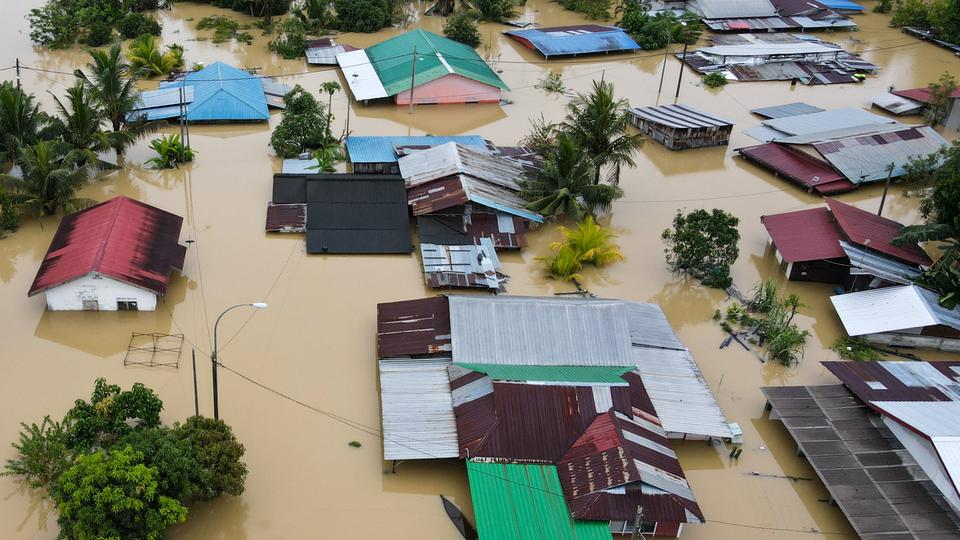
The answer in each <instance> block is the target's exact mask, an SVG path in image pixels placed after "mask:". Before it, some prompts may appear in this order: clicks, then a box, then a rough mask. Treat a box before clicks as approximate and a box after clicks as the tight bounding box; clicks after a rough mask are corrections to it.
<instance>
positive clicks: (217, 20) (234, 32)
mask: <svg viewBox="0 0 960 540" xmlns="http://www.w3.org/2000/svg"><path fill="white" fill-rule="evenodd" d="M249 27H250V26H249V25H241V24H240V23H238V22H237V21H235V20H233V19H231V18H229V17H224V16H223V15H213V16H210V17H204V18H202V19H200V22H198V23H197V30H213V31H214V32H213V42H214V43H224V42H227V41H230V40H234V39H235V40H237V41H238V42H241V43H246V44H248V45H249V44H250V43H252V42H253V36H251V35H250V34H249V33H247V32H241V31H240V30H241V29H247V28H249Z"/></svg>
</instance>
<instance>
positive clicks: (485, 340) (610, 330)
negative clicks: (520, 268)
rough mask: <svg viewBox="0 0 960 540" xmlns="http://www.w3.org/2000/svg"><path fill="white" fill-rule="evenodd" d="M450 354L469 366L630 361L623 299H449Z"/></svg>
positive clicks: (628, 334) (627, 363)
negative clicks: (621, 300)
mask: <svg viewBox="0 0 960 540" xmlns="http://www.w3.org/2000/svg"><path fill="white" fill-rule="evenodd" d="M450 328H451V333H452V347H453V357H454V358H455V359H456V361H457V362H466V363H475V364H520V365H527V364H540V365H548V366H558V365H573V366H625V365H632V363H633V357H632V354H631V352H630V329H629V326H628V323H627V310H626V307H625V305H624V303H623V302H619V301H607V300H575V299H559V298H541V297H522V296H498V297H496V298H483V297H473V296H452V297H450Z"/></svg>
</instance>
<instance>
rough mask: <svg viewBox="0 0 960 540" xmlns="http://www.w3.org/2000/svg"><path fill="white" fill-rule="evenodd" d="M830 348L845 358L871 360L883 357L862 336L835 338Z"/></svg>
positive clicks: (861, 360) (862, 360)
mask: <svg viewBox="0 0 960 540" xmlns="http://www.w3.org/2000/svg"><path fill="white" fill-rule="evenodd" d="M830 349H831V350H832V351H834V352H836V353H837V354H839V355H840V358H843V359H845V360H856V361H858V362H873V361H877V360H882V359H883V355H882V354H880V351H878V350H877V349H875V348H873V347H872V346H871V345H870V344H869V343H867V342H866V341H865V340H864V339H863V338H858V337H842V338H837V340H836V341H834V342H833V345H831V346H830Z"/></svg>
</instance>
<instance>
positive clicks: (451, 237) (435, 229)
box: [417, 204, 527, 250]
mask: <svg viewBox="0 0 960 540" xmlns="http://www.w3.org/2000/svg"><path fill="white" fill-rule="evenodd" d="M447 212H450V213H447ZM417 234H418V235H419V236H420V241H421V242H427V243H431V244H444V245H474V244H477V243H479V242H480V240H481V239H483V238H489V239H490V240H491V241H492V242H493V245H494V247H495V248H496V249H497V250H504V249H511V250H513V249H520V248H522V247H524V246H526V245H527V241H526V220H523V219H522V218H520V217H519V216H512V215H509V214H502V213H495V212H493V211H491V210H487V209H485V208H484V207H482V206H479V205H478V206H474V205H471V204H468V205H466V206H465V207H464V208H463V210H462V211H461V210H460V209H458V208H453V209H449V210H447V211H441V212H439V213H438V212H434V213H432V214H430V215H420V216H417Z"/></svg>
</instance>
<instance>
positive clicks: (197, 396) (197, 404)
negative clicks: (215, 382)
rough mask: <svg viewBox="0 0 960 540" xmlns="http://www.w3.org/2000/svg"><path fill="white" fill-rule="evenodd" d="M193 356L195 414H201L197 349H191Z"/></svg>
mask: <svg viewBox="0 0 960 540" xmlns="http://www.w3.org/2000/svg"><path fill="white" fill-rule="evenodd" d="M191 356H192V357H193V415H194V416H200V394H199V393H198V392H197V350H196V349H193V350H192V351H191Z"/></svg>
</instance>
